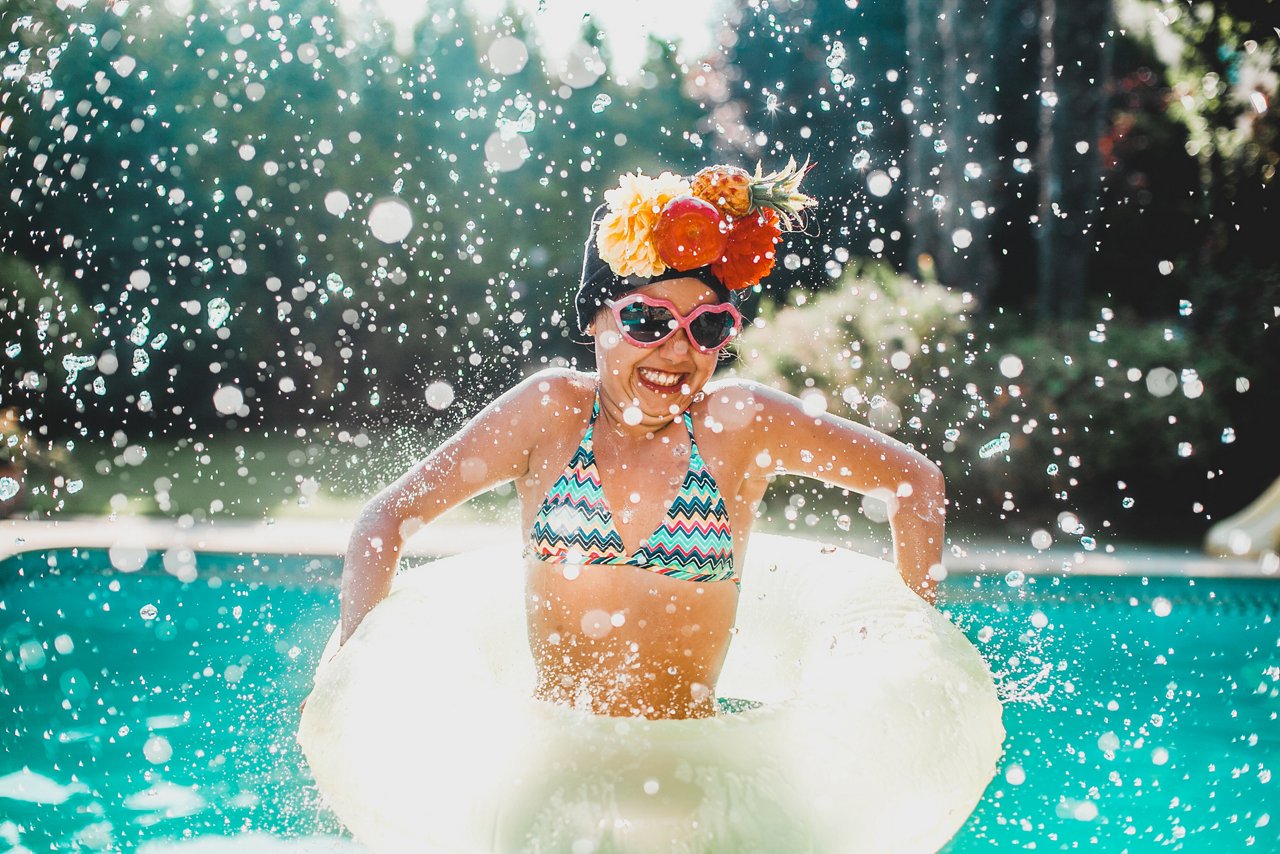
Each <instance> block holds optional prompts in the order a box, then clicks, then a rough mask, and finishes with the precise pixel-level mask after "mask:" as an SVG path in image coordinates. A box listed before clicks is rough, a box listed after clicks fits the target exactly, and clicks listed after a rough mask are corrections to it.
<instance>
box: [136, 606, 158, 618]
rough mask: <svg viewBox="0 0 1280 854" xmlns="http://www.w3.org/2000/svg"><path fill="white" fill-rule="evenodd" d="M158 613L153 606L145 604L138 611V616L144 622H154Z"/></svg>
mask: <svg viewBox="0 0 1280 854" xmlns="http://www.w3.org/2000/svg"><path fill="white" fill-rule="evenodd" d="M159 613H160V611H159V610H158V609H157V608H156V606H155V605H151V604H147V605H143V606H142V607H141V608H139V609H138V616H139V617H141V618H142V619H144V620H154V619H155V618H156V616H157V615H159Z"/></svg>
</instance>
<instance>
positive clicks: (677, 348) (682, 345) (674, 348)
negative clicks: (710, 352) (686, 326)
mask: <svg viewBox="0 0 1280 854" xmlns="http://www.w3.org/2000/svg"><path fill="white" fill-rule="evenodd" d="M662 349H664V350H666V351H667V353H668V354H669V355H671V356H675V357H680V356H685V355H688V353H689V338H688V333H687V332H686V331H685V330H683V329H677V330H676V331H675V334H674V335H672V336H671V337H670V338H668V339H667V340H666V341H663V342H662Z"/></svg>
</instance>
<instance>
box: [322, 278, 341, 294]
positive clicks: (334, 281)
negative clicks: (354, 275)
mask: <svg viewBox="0 0 1280 854" xmlns="http://www.w3.org/2000/svg"><path fill="white" fill-rule="evenodd" d="M324 286H325V287H326V288H328V289H329V291H330V292H331V293H335V294H336V293H338V292H339V291H341V290H342V288H343V282H342V277H341V276H339V275H338V274H337V273H330V274H329V275H327V276H325V277H324Z"/></svg>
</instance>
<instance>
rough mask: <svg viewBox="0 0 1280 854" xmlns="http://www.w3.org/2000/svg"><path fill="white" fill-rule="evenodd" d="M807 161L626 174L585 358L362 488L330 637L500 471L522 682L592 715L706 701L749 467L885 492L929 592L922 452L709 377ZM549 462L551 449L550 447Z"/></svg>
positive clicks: (596, 268)
mask: <svg viewBox="0 0 1280 854" xmlns="http://www.w3.org/2000/svg"><path fill="white" fill-rule="evenodd" d="M806 171H807V164H806V166H805V167H801V168H796V167H795V164H794V162H792V163H790V164H789V165H788V167H787V168H786V169H783V170H781V171H779V172H775V173H772V174H770V175H762V174H761V173H760V170H759V169H757V171H756V173H755V174H754V175H750V174H748V173H746V172H743V171H742V170H738V169H733V168H730V167H711V168H709V169H705V170H703V171H702V172H700V173H699V174H698V175H697V176H695V178H694V179H693V181H692V182H686V181H685V180H684V179H682V178H678V177H676V176H673V175H671V174H669V173H663V174H662V175H660V176H658V177H656V178H650V177H647V176H644V175H639V174H631V175H627V176H625V177H624V178H623V180H622V182H621V184H620V186H619V187H618V188H616V189H614V190H611V191H610V192H608V193H606V194H605V198H606V200H607V202H608V204H607V206H602V207H601V209H600V210H599V211H597V215H596V217H594V218H593V223H592V234H591V236H590V238H589V239H588V241H587V247H586V253H585V263H584V265H583V275H582V281H581V284H580V288H579V291H578V296H577V300H576V305H577V309H578V324H579V328H580V329H581V330H582V331H583V332H585V333H587V334H588V335H590V336H591V337H592V340H593V343H594V348H595V355H596V364H597V368H598V373H597V374H586V373H581V372H577V371H571V370H560V369H552V370H544V371H541V372H539V373H537V374H535V375H533V376H531V377H529V378H528V379H526V380H524V381H523V382H521V383H520V384H519V385H517V386H516V387H515V388H513V389H511V390H510V391H508V392H507V393H506V394H504V395H503V396H502V397H500V398H499V399H498V400H496V401H494V402H493V403H492V404H490V405H489V406H488V407H486V408H485V409H484V410H483V411H482V412H481V413H480V414H479V415H477V416H476V417H475V418H474V419H472V420H471V421H470V422H469V423H468V424H467V425H466V426H465V427H463V429H462V430H461V431H459V432H458V433H457V435H455V436H453V437H452V438H451V439H449V440H448V441H446V442H445V443H444V444H443V445H441V446H440V447H439V448H437V449H436V450H435V451H434V452H432V453H431V454H430V455H429V456H428V457H427V458H426V459H425V460H423V461H422V462H421V463H419V464H418V465H416V466H415V467H414V468H413V469H411V470H410V471H409V472H407V473H406V474H405V475H404V476H403V477H401V478H400V479H399V480H397V481H396V482H395V483H393V484H391V485H390V486H388V487H387V488H386V489H384V490H383V491H382V492H381V493H379V494H378V495H377V496H376V497H375V498H374V499H373V500H372V501H370V502H369V504H368V506H367V507H365V509H364V511H363V512H362V513H361V515H360V517H359V520H358V522H357V524H356V526H355V529H354V531H353V533H352V537H351V542H350V546H349V548H348V551H347V555H346V562H345V565H344V570H343V577H342V625H341V640H342V641H343V642H345V641H346V639H347V638H349V637H350V636H351V634H352V633H353V632H354V631H355V629H356V627H357V626H358V625H359V624H360V622H361V620H362V619H363V618H364V617H365V615H366V614H367V613H368V612H369V611H370V610H371V609H372V608H373V607H374V606H375V605H377V604H378V602H380V601H381V600H382V599H384V598H385V597H386V596H387V595H388V592H389V590H390V588H391V581H392V576H393V575H394V574H395V570H396V564H397V561H398V558H399V555H400V551H401V548H402V547H403V544H404V542H405V539H406V538H407V536H408V535H409V534H410V533H412V531H413V530H414V529H416V527H418V526H419V525H421V524H426V523H429V522H430V521H431V520H433V519H434V518H436V517H437V516H438V515H440V514H441V513H443V512H444V511H446V510H448V509H449V508H451V507H453V506H455V505H457V504H459V503H461V502H463V501H465V500H467V499H468V498H470V497H472V496H474V495H476V494H478V493H481V492H484V491H486V490H488V489H491V488H493V487H494V486H497V485H499V484H501V483H505V482H507V481H515V484H516V489H517V493H518V495H519V499H520V508H521V521H522V525H523V532H524V536H525V542H527V543H528V548H527V549H526V556H527V564H528V567H527V575H526V613H527V617H528V629H529V643H530V649H531V650H532V653H533V658H534V662H535V665H536V668H537V687H536V689H535V695H536V696H537V697H538V698H540V699H543V700H547V701H550V702H554V703H563V704H568V705H572V706H574V707H577V708H580V709H585V710H589V711H591V712H594V713H596V714H599V715H613V716H638V717H645V718H695V717H709V716H712V715H714V714H716V711H717V703H716V693H715V691H716V681H717V678H718V676H719V673H720V670H721V667H722V666H723V664H724V661H725V656H726V654H727V652H728V649H729V642H730V639H731V636H732V628H733V624H734V615H735V613H736V610H737V606H738V596H739V592H738V584H737V581H738V578H737V575H736V572H737V568H738V567H741V566H742V565H743V563H744V558H745V554H746V550H747V547H748V541H749V538H750V535H751V529H752V526H753V524H754V521H755V515H756V508H757V506H758V505H759V502H760V500H761V498H762V497H763V495H764V492H765V488H766V486H767V484H768V481H769V478H770V477H771V476H772V475H775V474H778V473H780V472H788V473H793V474H801V475H807V476H809V477H813V478H817V479H819V480H822V481H825V482H826V483H829V484H832V485H833V486H837V487H840V488H843V489H848V490H852V491H855V492H860V493H867V492H870V491H872V490H889V491H890V492H891V493H892V494H894V495H895V496H896V501H893V502H891V504H892V505H893V506H892V512H891V517H890V521H891V527H892V531H893V544H894V557H895V560H896V562H897V566H898V568H899V571H900V572H901V574H902V576H903V578H904V579H905V580H906V582H907V583H908V585H909V586H910V587H911V588H912V589H913V590H915V591H916V592H917V593H918V594H919V595H921V596H922V597H924V598H925V599H927V600H928V601H930V602H932V601H933V597H934V590H933V587H932V586H931V583H930V578H929V570H930V567H932V566H934V565H935V564H937V563H938V562H939V560H940V556H941V546H942V539H943V505H944V500H943V483H942V476H941V473H940V472H939V470H938V468H937V467H936V466H935V465H933V464H932V463H931V462H929V460H927V459H926V458H925V457H923V456H921V455H920V454H918V453H917V452H915V451H914V450H912V449H910V448H908V447H907V446H906V445H903V444H902V443H900V442H897V441H895V440H894V439H891V438H889V437H887V436H884V435H881V434H879V433H877V432H875V431H874V430H871V429H868V428H866V427H864V426H862V425H859V424H855V423H853V422H851V421H848V420H845V419H843V418H839V417H837V416H834V415H830V414H821V415H817V416H815V415H812V414H806V412H805V411H804V408H803V407H802V405H801V403H800V401H799V400H797V399H796V398H794V397H792V396H790V395H787V394H784V393H782V392H780V391H777V390H774V389H770V388H767V387H764V386H761V385H759V384H755V383H750V382H746V381H742V380H737V379H729V380H721V381H714V382H713V381H712V374H713V372H714V370H715V367H716V362H717V358H718V355H719V353H720V352H721V350H722V349H723V347H724V346H725V345H727V344H728V343H729V342H730V341H731V340H732V339H733V336H734V335H735V334H736V333H737V331H738V329H739V326H740V324H741V318H740V316H739V315H738V312H737V310H736V308H735V307H734V302H735V293H736V291H738V290H742V289H745V288H748V287H752V286H754V285H756V284H757V283H758V282H759V280H760V278H762V277H763V276H764V275H767V273H768V272H769V270H770V269H771V268H772V265H773V245H774V244H775V243H776V242H777V240H778V238H779V236H780V234H781V232H782V231H783V230H786V229H790V228H792V227H794V226H796V225H797V224H798V223H799V222H800V219H801V216H802V214H803V211H804V209H805V208H806V207H809V206H810V205H812V204H813V201H812V200H811V199H809V198H808V197H807V196H804V195H803V194H801V193H800V192H799V190H798V185H799V182H800V179H801V178H802V177H803V175H804V174H805V172H806ZM566 461H567V462H566Z"/></svg>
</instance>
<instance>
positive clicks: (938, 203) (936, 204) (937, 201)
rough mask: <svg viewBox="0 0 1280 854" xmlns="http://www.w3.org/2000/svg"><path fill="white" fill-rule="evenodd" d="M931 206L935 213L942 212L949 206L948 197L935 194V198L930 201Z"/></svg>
mask: <svg viewBox="0 0 1280 854" xmlns="http://www.w3.org/2000/svg"><path fill="white" fill-rule="evenodd" d="M929 204H930V205H931V206H932V207H933V209H934V210H935V211H940V210H942V209H943V208H945V207H946V206H947V197H946V196H944V195H942V193H934V194H933V198H931V199H929Z"/></svg>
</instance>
